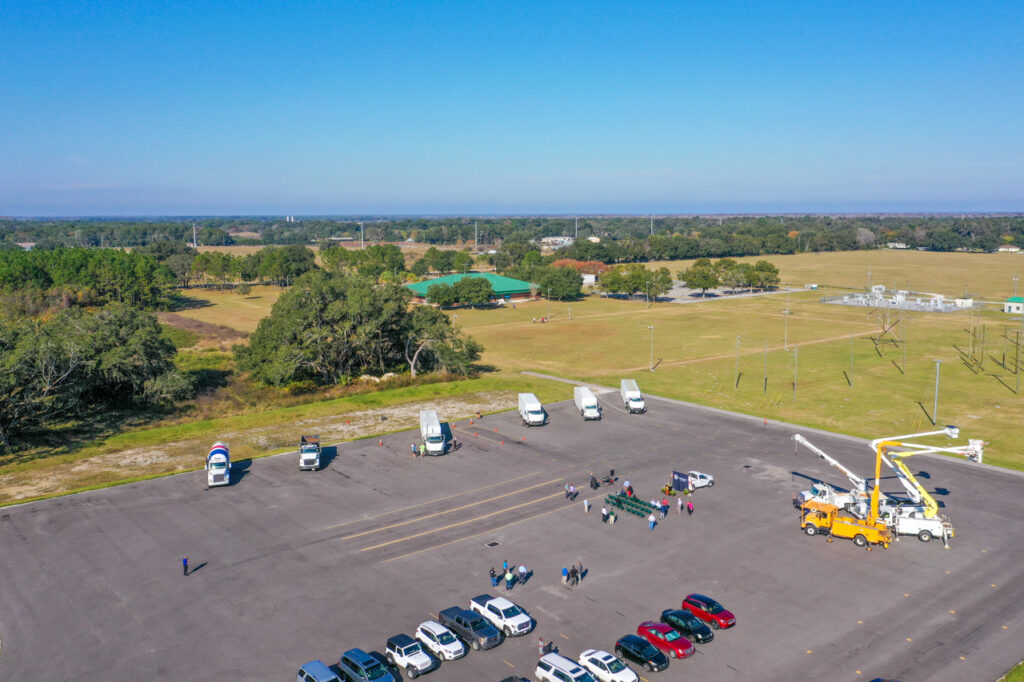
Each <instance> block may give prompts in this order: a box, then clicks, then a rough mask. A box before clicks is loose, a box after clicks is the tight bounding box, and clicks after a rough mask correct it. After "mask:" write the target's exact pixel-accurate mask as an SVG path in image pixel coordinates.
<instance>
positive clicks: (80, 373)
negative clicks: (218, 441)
mask: <svg viewBox="0 0 1024 682" xmlns="http://www.w3.org/2000/svg"><path fill="white" fill-rule="evenodd" d="M174 355H175V348H174V344H173V343H171V341H170V340H169V339H168V338H167V336H166V335H165V334H164V333H163V331H162V329H161V327H160V325H159V323H158V322H157V320H156V318H155V317H154V316H153V315H151V314H149V313H146V312H143V311H141V310H139V309H138V308H135V307H132V306H127V305H123V304H111V305H108V306H106V307H104V308H102V309H100V310H97V311H85V310H82V309H80V308H70V309H66V310H61V311H57V312H56V313H54V314H51V315H46V316H43V317H39V318H33V317H28V316H17V315H10V314H9V313H7V314H5V315H3V316H2V317H0V447H2V449H3V450H7V449H9V448H10V447H11V445H12V441H14V440H16V439H18V438H19V437H21V436H24V435H25V434H27V433H31V432H33V431H37V430H42V429H46V428H49V427H51V426H53V425H55V424H58V423H63V422H66V421H67V420H68V419H72V418H76V417H85V416H90V417H94V416H95V415H96V414H97V413H98V412H101V411H103V410H110V409H115V408H129V407H131V408H137V407H139V406H145V405H160V404H167V403H171V402H174V401H176V400H180V399H182V398H185V397H187V396H188V395H190V394H191V392H192V386H191V383H190V381H189V380H188V378H187V377H186V376H185V375H184V374H182V373H181V372H180V371H178V370H177V369H175V367H174V363H173V359H174Z"/></svg>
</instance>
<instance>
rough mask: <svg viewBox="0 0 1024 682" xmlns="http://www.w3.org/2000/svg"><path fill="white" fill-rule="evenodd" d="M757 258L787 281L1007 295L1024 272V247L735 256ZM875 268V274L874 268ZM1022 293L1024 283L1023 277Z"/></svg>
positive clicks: (679, 264)
mask: <svg viewBox="0 0 1024 682" xmlns="http://www.w3.org/2000/svg"><path fill="white" fill-rule="evenodd" d="M735 260H737V261H741V262H749V263H755V262H757V261H759V260H767V261H770V262H771V263H774V264H775V265H776V266H777V267H778V268H779V277H780V278H781V279H782V282H783V284H786V285H789V286H796V287H801V288H802V287H803V286H804V285H805V284H811V283H815V284H818V285H819V286H822V287H849V288H857V287H859V288H862V289H863V288H865V287H867V286H868V285H869V283H870V284H884V285H885V286H886V287H887V288H890V289H892V288H896V289H910V290H912V291H922V292H925V291H927V292H933V293H938V294H945V295H946V296H949V297H952V296H962V295H963V294H964V292H965V291H966V292H968V293H969V294H970V295H972V296H974V297H975V298H981V299H985V300H991V301H1002V300H1004V299H1005V298H1006V297H1007V296H1010V295H1012V294H1013V278H1014V277H1021V276H1022V275H1024V254H1021V253H939V252H933V251H915V250H909V249H908V250H900V249H878V250H873V251H841V252H832V253H799V254H793V255H789V256H749V257H746V258H737V259H735ZM692 264H693V261H658V262H653V263H648V264H647V265H648V267H650V268H660V267H667V268H668V269H669V270H670V271H671V272H672V275H673V276H675V275H677V274H678V273H679V271H681V270H685V269H687V268H689V267H690V265H692ZM869 273H870V274H869ZM1018 285H1019V286H1018V293H1024V283H1021V282H1018Z"/></svg>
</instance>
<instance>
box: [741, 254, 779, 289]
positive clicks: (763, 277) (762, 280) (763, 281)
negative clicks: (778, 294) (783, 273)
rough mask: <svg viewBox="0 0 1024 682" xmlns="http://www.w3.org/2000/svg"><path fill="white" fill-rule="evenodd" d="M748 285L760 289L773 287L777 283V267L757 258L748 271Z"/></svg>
mask: <svg viewBox="0 0 1024 682" xmlns="http://www.w3.org/2000/svg"><path fill="white" fill-rule="evenodd" d="M747 274H748V276H749V278H750V280H749V281H750V286H756V287H758V288H760V289H774V288H775V287H777V286H778V285H779V269H778V268H777V267H775V266H774V265H772V264H771V263H769V262H768V261H766V260H759V261H757V263H755V264H754V267H753V268H752V269H751V270H749V271H748V273H747Z"/></svg>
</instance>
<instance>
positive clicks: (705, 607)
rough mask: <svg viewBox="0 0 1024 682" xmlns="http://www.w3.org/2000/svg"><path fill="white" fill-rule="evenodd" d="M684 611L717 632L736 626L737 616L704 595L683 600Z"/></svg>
mask: <svg viewBox="0 0 1024 682" xmlns="http://www.w3.org/2000/svg"><path fill="white" fill-rule="evenodd" d="M683 610H684V611H689V612H690V613H692V614H693V615H695V616H697V617H698V618H700V619H701V620H702V621H704V622H705V623H707V624H708V625H710V626H711V627H712V628H714V629H715V630H718V629H722V630H724V629H725V628H731V627H732V626H733V625H736V616H734V615H732V611H727V610H726V609H725V607H724V606H722V605H721V604H719V603H718V602H716V601H715V600H714V599H712V598H711V597H705V596H704V595H703V594H691V595H688V596H687V597H686V598H685V599H683Z"/></svg>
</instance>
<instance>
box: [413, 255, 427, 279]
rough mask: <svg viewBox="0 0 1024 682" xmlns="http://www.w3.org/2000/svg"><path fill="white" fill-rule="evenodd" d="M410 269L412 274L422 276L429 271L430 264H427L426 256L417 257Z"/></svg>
mask: <svg viewBox="0 0 1024 682" xmlns="http://www.w3.org/2000/svg"><path fill="white" fill-rule="evenodd" d="M411 270H412V274H414V275H416V276H417V277H423V276H424V275H426V274H427V273H428V272H430V265H428V264H427V259H426V258H419V259H417V260H416V262H415V263H413V264H412V268H411Z"/></svg>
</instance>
